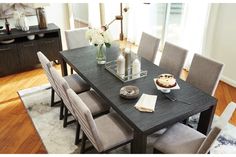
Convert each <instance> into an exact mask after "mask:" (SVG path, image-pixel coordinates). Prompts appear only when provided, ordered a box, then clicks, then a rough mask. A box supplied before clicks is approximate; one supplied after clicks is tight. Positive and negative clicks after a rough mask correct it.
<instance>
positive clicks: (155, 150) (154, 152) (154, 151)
mask: <svg viewBox="0 0 236 157" xmlns="http://www.w3.org/2000/svg"><path fill="white" fill-rule="evenodd" d="M153 154H163V153H162V152H160V151H159V150H157V149H155V148H153Z"/></svg>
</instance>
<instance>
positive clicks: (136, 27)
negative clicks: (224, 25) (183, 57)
mask: <svg viewBox="0 0 236 157" xmlns="http://www.w3.org/2000/svg"><path fill="white" fill-rule="evenodd" d="M129 6H130V10H129V12H128V19H127V21H128V24H127V25H128V26H127V39H128V41H131V42H133V43H135V44H139V41H140V37H141V33H142V32H143V31H144V32H147V33H150V34H152V35H153V36H156V37H158V38H161V40H163V41H169V42H172V43H173V44H176V45H178V46H181V47H183V48H186V49H188V50H189V55H188V57H187V61H186V66H185V68H187V69H188V67H189V66H190V64H191V60H192V57H193V54H194V53H200V54H201V53H202V49H203V45H204V43H203V42H204V41H205V40H204V37H205V33H206V27H207V24H208V14H209V10H210V4H207V3H192V2H191V3H184V4H182V8H183V10H182V11H180V10H179V11H178V13H175V12H176V6H178V7H180V6H181V5H179V4H176V3H175V4H174V5H173V7H171V8H170V9H169V11H167V10H168V9H167V8H168V7H167V3H151V4H148V5H147V4H143V3H137V4H129ZM169 6H170V4H169ZM174 6H175V7H174ZM168 17H169V18H168ZM164 27H165V29H164Z"/></svg>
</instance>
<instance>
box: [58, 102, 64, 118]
mask: <svg viewBox="0 0 236 157" xmlns="http://www.w3.org/2000/svg"><path fill="white" fill-rule="evenodd" d="M63 111H64V103H63V101H62V100H61V106H60V117H59V119H60V120H62V119H63V118H64V114H63Z"/></svg>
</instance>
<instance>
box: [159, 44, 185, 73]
mask: <svg viewBox="0 0 236 157" xmlns="http://www.w3.org/2000/svg"><path fill="white" fill-rule="evenodd" d="M187 53H188V50H186V49H183V48H181V47H178V46H176V45H173V44H171V43H168V42H165V47H164V50H163V53H162V56H161V60H160V64H159V66H160V67H161V68H163V69H165V70H167V71H168V72H169V73H171V74H173V75H175V76H176V77H180V74H181V72H182V69H183V66H184V62H185V59H186V57H187Z"/></svg>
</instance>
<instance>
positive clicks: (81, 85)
mask: <svg viewBox="0 0 236 157" xmlns="http://www.w3.org/2000/svg"><path fill="white" fill-rule="evenodd" d="M37 55H38V58H39V61H40V63H41V65H42V67H43V70H44V72H45V74H46V76H47V78H48V81H49V83H50V84H51V86H52V95H51V106H54V104H55V102H54V94H55V92H56V94H57V95H58V96H59V97H60V98H61V95H60V93H59V91H58V89H57V86H56V84H55V81H54V80H53V78H52V75H51V72H50V70H49V68H51V67H53V66H52V64H51V62H50V61H49V60H48V59H47V57H46V56H45V55H44V54H43V53H42V52H38V53H37ZM64 79H65V80H66V81H67V83H68V84H69V86H70V87H71V88H72V89H73V90H74V91H75V92H76V93H81V92H84V91H86V90H89V89H90V87H89V85H88V84H87V83H86V82H85V81H84V80H83V79H82V78H81V77H79V75H77V74H73V75H68V76H65V77H64ZM60 119H63V104H62V105H61V111H60Z"/></svg>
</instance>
